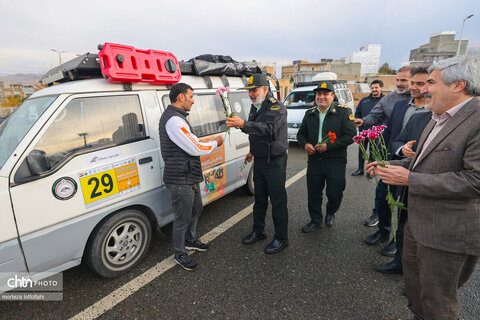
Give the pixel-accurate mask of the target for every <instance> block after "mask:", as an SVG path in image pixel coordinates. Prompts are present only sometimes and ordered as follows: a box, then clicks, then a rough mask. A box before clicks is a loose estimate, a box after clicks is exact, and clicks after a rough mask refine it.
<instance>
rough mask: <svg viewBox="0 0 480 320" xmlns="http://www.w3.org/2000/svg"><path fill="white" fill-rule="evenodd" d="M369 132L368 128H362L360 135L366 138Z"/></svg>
mask: <svg viewBox="0 0 480 320" xmlns="http://www.w3.org/2000/svg"><path fill="white" fill-rule="evenodd" d="M367 134H368V130H362V132H360V136H361V137H363V138H366V137H367Z"/></svg>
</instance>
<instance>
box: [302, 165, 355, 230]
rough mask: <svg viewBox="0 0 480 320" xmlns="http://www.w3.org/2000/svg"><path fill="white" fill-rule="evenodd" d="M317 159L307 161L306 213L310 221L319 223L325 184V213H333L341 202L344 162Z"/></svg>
mask: <svg viewBox="0 0 480 320" xmlns="http://www.w3.org/2000/svg"><path fill="white" fill-rule="evenodd" d="M318 161H319V162H318V163H312V162H309V163H308V171H307V189H308V213H309V214H310V219H311V221H312V222H314V223H318V224H321V223H322V218H323V215H322V202H323V199H322V198H323V189H324V188H325V185H326V186H327V188H326V191H325V194H326V196H327V206H326V209H327V210H326V211H327V215H333V214H335V212H337V210H338V208H339V207H340V204H341V203H342V198H343V191H344V190H345V168H346V164H345V163H335V162H327V161H322V160H318Z"/></svg>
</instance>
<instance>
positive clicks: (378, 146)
mask: <svg viewBox="0 0 480 320" xmlns="http://www.w3.org/2000/svg"><path fill="white" fill-rule="evenodd" d="M386 127H387V126H373V127H372V129H368V130H363V131H362V132H360V135H358V136H355V137H353V141H354V142H355V143H357V144H358V145H359V147H360V150H361V151H362V155H363V158H364V159H365V160H366V161H367V162H370V157H369V156H368V154H367V152H366V150H365V147H364V146H363V144H362V141H364V140H365V139H368V140H369V141H370V146H371V148H372V149H371V150H372V158H373V159H374V160H375V161H377V163H378V165H379V166H381V167H386V166H387V165H388V162H387V157H388V149H387V146H386V144H385V139H383V136H382V132H383V130H385V128H386ZM386 199H387V202H388V206H389V208H390V212H391V214H392V229H393V239H394V241H397V238H396V235H395V223H394V222H395V216H394V213H393V211H394V209H395V207H398V208H400V209H402V210H407V208H406V207H405V205H404V204H403V203H402V202H399V201H396V200H395V198H394V197H393V194H392V193H391V192H390V185H387V198H386Z"/></svg>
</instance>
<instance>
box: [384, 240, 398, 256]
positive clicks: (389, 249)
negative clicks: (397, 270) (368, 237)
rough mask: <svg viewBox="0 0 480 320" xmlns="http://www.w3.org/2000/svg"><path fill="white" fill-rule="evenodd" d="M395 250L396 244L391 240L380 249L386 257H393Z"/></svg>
mask: <svg viewBox="0 0 480 320" xmlns="http://www.w3.org/2000/svg"><path fill="white" fill-rule="evenodd" d="M396 252H397V244H396V243H395V242H394V241H393V239H392V241H390V243H389V244H388V245H386V246H385V247H383V248H382V250H380V253H381V254H382V255H384V256H386V257H394V256H395V253H396Z"/></svg>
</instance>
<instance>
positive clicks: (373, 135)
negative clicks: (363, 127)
mask: <svg viewBox="0 0 480 320" xmlns="http://www.w3.org/2000/svg"><path fill="white" fill-rule="evenodd" d="M369 131H370V132H368V133H367V138H368V139H372V140H375V139H377V138H378V136H379V135H380V133H378V132H375V131H373V130H369Z"/></svg>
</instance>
